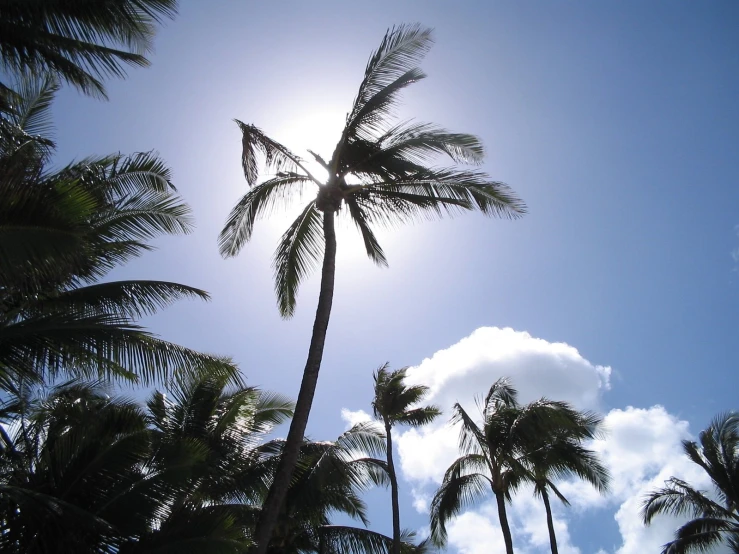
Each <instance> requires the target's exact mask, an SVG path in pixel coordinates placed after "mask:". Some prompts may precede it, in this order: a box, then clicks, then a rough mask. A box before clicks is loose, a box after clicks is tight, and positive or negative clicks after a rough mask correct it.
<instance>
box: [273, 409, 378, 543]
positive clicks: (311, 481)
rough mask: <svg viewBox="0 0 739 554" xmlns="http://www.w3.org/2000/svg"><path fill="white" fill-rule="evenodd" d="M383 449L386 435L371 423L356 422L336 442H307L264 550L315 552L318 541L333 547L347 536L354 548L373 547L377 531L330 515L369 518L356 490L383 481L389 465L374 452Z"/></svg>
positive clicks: (365, 520) (358, 490) (365, 522)
mask: <svg viewBox="0 0 739 554" xmlns="http://www.w3.org/2000/svg"><path fill="white" fill-rule="evenodd" d="M384 450H385V441H384V436H383V435H382V433H381V432H380V431H379V430H378V429H376V428H375V427H374V426H373V425H372V424H370V423H360V424H358V425H355V426H354V427H352V428H351V429H349V430H348V431H346V432H344V433H342V435H341V436H339V437H338V439H336V440H335V441H317V442H314V441H305V442H304V443H303V446H302V448H301V451H300V458H299V463H298V465H297V468H296V471H295V472H294V474H293V479H292V482H291V484H290V488H289V490H288V494H287V497H286V501H285V504H284V505H283V509H282V510H281V512H280V518H279V520H278V525H277V526H276V529H275V532H274V534H273V536H272V540H271V541H270V546H269V549H268V552H270V553H275V554H277V553H278V552H279V553H281V554H282V553H285V554H287V553H291V552H294V553H295V554H297V553H298V552H316V553H318V552H320V551H321V548H322V546H323V550H324V551H327V552H334V550H333V549H330V548H329V547H331V546H332V545H339V544H346V541H349V540H351V541H354V542H355V543H356V545H355V546H357V548H359V547H360V545H364V546H363V547H362V548H369V547H371V545H372V544H373V543H374V542H376V539H377V536H376V535H375V534H372V533H370V532H368V531H367V530H366V529H361V528H355V527H348V526H332V525H331V521H330V515H331V513H332V512H336V513H343V514H345V515H346V516H348V517H350V518H352V519H356V520H359V521H360V522H361V523H362V524H364V525H365V526H366V525H367V524H368V523H369V520H368V519H367V513H366V506H365V503H364V501H363V500H362V498H361V496H360V494H361V493H362V492H364V491H366V490H367V489H369V488H370V487H372V486H374V485H384V484H386V483H387V467H386V465H385V463H384V462H383V461H382V460H380V459H379V458H378V457H377V456H378V455H383V454H384ZM361 551H363V550H362V549H360V550H357V552H361ZM367 552H372V550H368V551H367Z"/></svg>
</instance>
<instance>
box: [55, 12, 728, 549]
mask: <svg viewBox="0 0 739 554" xmlns="http://www.w3.org/2000/svg"><path fill="white" fill-rule="evenodd" d="M403 22H420V23H422V24H424V25H427V26H430V27H433V28H434V29H435V32H436V35H435V36H436V45H435V46H434V48H433V49H432V51H431V52H430V54H429V55H428V56H427V58H426V60H425V61H424V63H423V64H422V67H423V69H424V70H425V71H426V73H428V75H429V78H428V79H426V80H424V81H423V82H421V83H419V84H417V85H414V86H412V87H410V88H409V89H408V93H407V94H406V95H405V96H404V104H403V107H402V109H401V110H400V112H401V113H400V115H401V116H402V117H414V118H417V119H418V120H421V121H431V122H435V123H438V124H440V125H442V126H444V127H447V128H449V129H451V130H454V131H460V132H470V133H475V134H477V135H479V136H480V137H481V139H482V141H483V142H484V144H485V146H486V149H487V152H488V155H487V160H486V163H485V165H484V169H485V170H487V171H488V172H489V173H490V174H491V175H492V176H493V178H495V179H497V180H501V181H504V182H507V183H509V184H510V185H511V186H512V187H513V188H514V190H516V191H517V192H518V194H519V195H520V196H521V197H522V198H523V199H524V200H525V201H526V202H527V204H528V206H529V211H530V213H529V214H528V215H527V216H526V217H525V218H523V219H521V220H518V221H513V222H512V221H501V220H490V219H485V218H484V217H482V216H479V215H477V214H475V215H466V216H463V217H457V218H455V219H452V220H449V219H446V220H443V221H440V222H439V221H437V222H429V223H423V224H416V225H413V226H409V227H401V228H397V229H392V230H388V231H384V232H382V233H381V238H382V244H383V246H384V247H385V250H386V253H387V256H388V259H389V261H390V268H389V269H379V268H376V267H374V266H373V265H372V264H371V262H370V261H368V260H367V259H366V258H365V256H364V253H363V250H362V248H361V246H360V245H359V243H358V242H357V240H356V238H355V236H354V231H353V229H351V228H349V227H348V226H345V227H344V228H341V229H340V236H339V243H338V248H339V260H338V266H337V280H336V293H335V300H334V310H333V314H332V320H331V324H330V326H329V334H328V340H327V343H326V353H325V357H324V362H323V368H322V371H321V378H320V381H319V385H318V392H317V395H316V399H315V403H314V407H313V411H312V414H311V421H310V423H309V427H308V432H309V435H310V436H311V437H312V438H315V439H331V438H333V437H336V436H337V435H338V434H340V433H341V432H342V431H343V430H344V429H345V428H346V426H347V425H348V423H347V421H349V420H354V419H358V418H361V417H363V415H362V413H361V410H364V412H368V411H369V401H370V399H371V396H372V377H371V375H372V371H373V370H374V369H375V368H376V367H378V366H379V365H381V364H383V363H384V362H386V361H389V362H390V364H391V365H392V367H402V366H412V368H413V369H412V370H411V371H410V374H411V377H412V379H414V380H416V381H419V382H424V383H427V384H429V385H430V386H431V387H432V397H431V399H430V400H431V401H432V402H435V403H437V404H439V405H440V407H441V408H443V409H444V410H445V411H446V412H447V414H448V412H449V410H450V408H451V405H452V403H453V402H455V401H460V402H462V403H464V404H466V405H472V404H471V402H472V397H473V395H474V394H483V393H485V392H486V391H487V388H488V387H489V386H490V384H492V383H493V381H495V379H497V378H498V377H500V376H503V375H509V376H511V377H512V378H513V379H514V381H515V384H516V385H517V386H518V388H519V389H520V390H521V394H522V399H523V400H531V399H534V398H536V397H538V396H541V395H547V396H549V397H553V398H557V399H566V400H570V401H572V402H573V403H575V404H576V405H577V406H578V407H581V408H592V409H597V410H599V411H601V412H602V413H603V414H604V416H605V417H606V422H607V423H608V426H609V429H610V434H609V436H608V437H607V438H606V439H604V440H602V441H599V442H598V443H597V444H595V445H594V448H597V449H599V450H600V451H601V453H602V455H603V457H604V459H605V460H606V461H607V462H608V463H609V465H610V466H611V469H612V471H613V473H614V477H615V480H614V490H613V494H612V495H611V496H610V497H608V498H599V497H597V495H595V494H594V493H593V492H592V491H589V490H588V489H587V488H586V487H582V486H580V485H577V484H571V485H568V484H565V485H563V487H564V490H566V491H567V494H568V495H569V497H570V500H571V501H572V503H573V507H572V508H570V509H568V510H565V509H560V508H559V507H558V508H557V512H556V513H555V515H556V517H557V525H558V530H559V533H560V540H561V542H562V543H563V544H562V545H561V552H562V554H574V553H580V554H596V553H600V554H604V553H607V554H616V553H618V554H631V553H633V554H636V553H643V552H657V548H658V545H660V544H662V543H664V542H665V541H666V540H668V539H669V537H670V533H671V529H672V528H674V522H671V521H668V520H659V521H658V522H657V524H656V525H655V526H654V527H653V528H650V529H648V530H645V529H643V528H642V526H641V523H640V522H639V518H638V507H639V503H640V499H641V496H642V495H643V494H644V491H646V490H649V489H651V488H653V487H654V486H659V485H661V484H662V481H664V479H666V478H668V477H669V476H671V475H679V476H682V477H684V478H688V479H690V480H692V481H693V482H695V483H696V484H701V483H700V479H701V476H700V475H699V474H698V473H695V472H694V471H693V470H692V469H690V468H689V467H688V465H687V463H686V462H685V461H683V460H682V459H681V456H680V448H679V441H680V440H681V439H682V438H686V437H689V436H695V435H696V434H697V433H698V432H699V431H700V429H701V428H703V427H705V426H706V425H707V424H708V422H709V420H710V419H711V418H712V417H713V416H714V415H715V414H717V413H718V412H720V411H724V410H730V409H736V408H738V407H739V406H737V389H738V385H739V379H738V378H737V370H738V369H739V234H738V232H739V227H737V226H738V225H739V186H738V185H739V156H737V150H738V149H739V148H738V147H739V108H737V99H739V4H738V3H736V2H732V1H727V2H658V1H654V2H629V1H624V2H584V1H572V2H564V1H561V2H527V1H522V2H472V1H469V2H451V1H419V2H412V1H404V2H382V1H378V2H373V3H366V2H365V3H358V2H341V3H340V2H310V3H309V2H281V1H275V2H248V1H235V0H234V1H228V0H218V1H215V0H214V1H209V2H204V1H197V0H182V2H181V9H180V15H179V16H178V17H177V19H176V20H175V21H173V22H169V23H168V24H167V25H166V27H165V28H164V29H162V30H161V33H160V34H159V36H158V38H157V41H156V53H155V54H154V55H153V56H152V57H151V59H152V61H153V66H152V67H151V68H149V69H145V70H141V69H136V70H132V71H131V72H130V76H129V78H128V79H126V80H125V81H117V82H110V83H109V85H108V91H109V94H110V101H109V102H107V103H106V102H98V101H95V100H92V99H89V98H85V97H82V96H80V95H78V94H77V93H76V92H74V91H73V90H66V89H65V90H64V91H63V92H62V93H61V94H60V97H59V100H58V102H57V103H56V107H55V111H56V122H57V125H58V133H57V138H58V143H59V150H58V153H59V154H58V163H59V164H62V163H66V162H67V161H70V160H71V159H73V158H77V159H79V158H82V157H84V156H86V155H90V154H106V153H110V152H116V151H122V152H134V151H141V150H150V149H156V150H158V151H159V152H160V153H161V155H162V156H163V157H164V159H165V160H167V162H168V163H169V165H170V166H171V167H172V169H173V173H174V181H175V184H176V186H177V187H178V189H179V190H180V192H181V194H182V195H183V196H184V197H185V199H186V200H187V201H188V202H189V203H190V205H191V206H192V208H193V210H194V213H195V216H196V218H197V230H196V232H195V233H194V234H193V235H190V236H187V237H178V238H171V239H166V240H162V241H160V243H159V245H158V246H159V250H158V251H157V252H155V253H152V254H148V255H146V256H144V257H143V258H141V259H140V260H138V261H136V262H134V263H131V264H129V265H128V266H127V267H126V268H125V269H124V270H122V271H120V272H118V274H117V276H118V277H121V278H123V277H126V278H145V279H163V280H172V281H179V282H183V283H187V284H189V285H193V286H198V287H201V288H204V289H206V290H208V291H210V292H211V293H212V295H213V300H212V302H210V303H207V304H205V303H200V304H199V303H195V302H191V303H182V304H180V305H177V306H175V307H173V308H171V309H169V310H168V311H166V312H164V313H163V314H161V315H159V316H156V317H154V318H152V319H150V320H148V321H147V324H149V325H150V327H151V328H152V329H153V330H154V331H155V332H157V333H159V334H160V335H162V336H163V337H165V338H167V339H170V340H173V341H177V342H180V343H182V344H185V345H187V346H190V347H193V348H198V349H201V350H206V351H211V352H215V353H219V354H226V355H230V356H232V357H233V358H234V359H235V360H236V361H237V362H238V363H239V365H240V367H241V368H242V370H243V372H244V374H245V375H246V377H247V379H248V381H249V383H251V384H254V385H259V386H261V387H263V388H265V389H271V390H275V391H279V392H281V393H285V394H288V395H291V396H293V397H295V396H296V394H297V390H298V386H299V378H300V375H301V372H302V369H303V365H304V362H305V356H306V353H307V347H308V342H309V338H310V331H311V325H312V321H313V315H314V311H315V305H316V301H317V284H318V279H317V276H316V277H315V278H313V279H311V280H310V281H308V282H307V283H306V284H305V285H304V286H303V287H302V289H301V291H300V295H299V299H298V309H297V313H296V315H295V317H294V318H293V319H291V320H289V321H283V320H281V319H280V318H279V315H278V312H277V309H276V304H275V297H274V293H273V285H272V272H271V268H270V261H271V256H272V252H273V250H274V248H275V246H276V244H277V239H278V237H279V235H280V234H281V233H282V231H284V229H285V228H286V227H287V224H288V222H289V219H288V217H286V216H285V217H283V216H279V217H274V218H272V219H270V220H269V221H265V222H263V223H262V224H259V225H258V226H257V228H256V230H255V233H254V237H253V240H252V242H251V243H250V244H249V245H247V247H246V248H245V249H244V251H243V253H242V254H241V255H240V256H239V257H238V258H236V259H231V260H223V259H221V258H220V256H219V254H218V250H217V245H216V237H217V234H218V232H219V231H220V229H221V227H222V225H223V223H224V221H225V218H226V216H227V214H228V212H229V211H230V209H231V207H232V206H233V205H234V203H235V202H236V201H237V200H238V198H239V197H240V196H241V195H243V194H244V193H245V192H246V183H245V181H244V179H243V175H242V173H241V167H240V161H239V159H240V158H239V156H240V135H239V131H238V128H237V127H236V125H235V124H234V123H233V121H232V120H233V118H239V119H241V120H243V121H245V122H247V123H254V124H256V125H257V126H258V127H260V128H261V129H263V130H264V131H265V132H266V133H267V134H268V135H270V136H272V137H273V138H275V139H277V140H279V141H281V142H284V143H285V144H286V145H288V146H289V147H291V148H292V150H293V151H296V152H297V153H299V154H300V153H303V154H305V148H312V149H314V150H317V151H318V152H320V153H323V154H324V155H325V156H330V154H331V151H332V149H333V146H334V145H335V142H336V141H337V140H338V135H339V132H340V129H341V126H342V123H343V121H344V118H345V115H346V112H347V111H348V110H349V109H350V106H351V102H352V100H353V98H354V94H355V92H356V89H357V87H358V85H359V82H360V80H361V77H362V74H363V71H364V67H365V64H366V61H367V58H368V57H369V55H370V52H371V51H372V50H373V49H374V48H375V47H376V46H377V45H378V44H379V41H380V39H381V38H382V36H383V34H384V32H385V30H386V29H387V28H388V27H390V26H392V25H393V24H397V23H403ZM342 409H343V410H344V417H343V418H342ZM447 418H448V415H445V416H444V421H446V419H447ZM454 442H455V433H454V431H450V430H449V429H448V428H445V427H444V425H443V422H440V423H439V425H436V426H433V427H432V428H429V429H426V430H424V431H422V432H419V433H417V432H407V433H405V434H402V435H400V436H399V437H398V447H399V455H400V459H401V465H402V471H403V480H402V482H401V505H402V522H403V525H404V526H405V527H409V528H414V529H423V528H424V526H426V525H427V514H426V513H424V508H425V504H426V503H427V501H428V498H429V497H430V495H432V494H433V491H434V488H435V486H436V484H437V483H438V480H439V479H440V475H441V474H442V473H443V471H444V469H445V468H446V466H447V465H448V463H449V462H450V461H451V459H453V457H454ZM368 500H369V501H370V504H371V507H372V510H371V519H372V524H373V528H375V529H377V530H380V531H384V532H388V533H389V532H390V529H391V521H390V509H389V506H390V499H389V492H388V491H384V490H381V491H375V492H373V493H371V494H370V495H369V496H368ZM512 511H513V525H514V529H513V532H514V546H515V547H516V550H517V552H521V553H524V554H527V553H532V554H533V553H537V552H547V551H548V544H547V537H546V524H545V520H544V515H543V508H542V507H541V506H539V503H538V501H535V500H533V499H532V498H531V497H530V494H529V492H528V491H522V492H521V494H520V495H519V497H517V498H516V500H515V502H514V506H513V510H512ZM496 545H497V546H496ZM448 551H449V552H450V553H457V552H459V553H461V554H478V553H482V552H497V551H502V540H501V537H500V535H499V530H498V529H497V523H496V518H495V516H494V510H493V509H492V505H490V504H485V503H483V504H481V505H479V506H476V507H475V508H474V509H473V510H470V511H469V512H467V513H465V514H464V515H463V516H462V517H461V518H459V519H458V520H457V521H456V522H455V523H454V524H453V525H452V527H451V532H450V545H449V549H448Z"/></svg>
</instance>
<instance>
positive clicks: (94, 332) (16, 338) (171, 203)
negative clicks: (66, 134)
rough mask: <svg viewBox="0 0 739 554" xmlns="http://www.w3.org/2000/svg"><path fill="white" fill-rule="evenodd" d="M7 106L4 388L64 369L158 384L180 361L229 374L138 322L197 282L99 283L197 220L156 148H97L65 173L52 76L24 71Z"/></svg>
mask: <svg viewBox="0 0 739 554" xmlns="http://www.w3.org/2000/svg"><path fill="white" fill-rule="evenodd" d="M21 84H22V86H20V87H19V90H20V91H21V96H20V97H21V99H22V102H20V103H19V104H18V105H17V109H16V110H15V111H14V113H12V114H8V115H6V116H0V123H1V125H0V130H1V131H2V133H0V386H2V387H6V388H7V387H10V386H11V385H10V384H9V383H10V382H15V381H17V380H18V379H27V378H30V379H39V378H44V377H51V378H54V377H55V376H56V375H58V374H59V373H60V372H66V373H72V374H74V375H84V376H98V375H106V376H118V377H123V378H129V379H133V378H140V379H141V380H143V381H144V382H151V381H152V380H153V379H155V378H166V377H169V376H171V375H172V373H173V371H174V370H175V369H177V368H182V369H183V370H187V371H199V370H206V369H207V370H208V371H211V372H225V373H229V372H230V366H229V363H228V362H227V361H225V360H222V359H219V358H217V357H214V356H209V355H205V354H201V353H198V352H194V351H192V350H190V349H187V348H183V347H181V346H178V345H174V344H172V343H169V342H166V341H163V340H161V339H159V338H156V337H155V336H153V335H152V334H150V333H148V332H146V331H145V330H143V329H142V328H141V327H140V326H139V325H137V324H136V321H137V320H138V319H139V318H140V317H142V316H144V315H148V314H151V313H154V312H156V311H157V310H159V309H160V308H163V307H165V306H167V305H169V304H170V303H172V302H174V301H176V300H178V299H180V298H187V297H194V298H202V299H207V298H208V295H207V294H206V293H205V292H204V291H202V290H199V289H196V288H193V287H189V286H186V285H181V284H178V283H170V282H162V281H118V282H107V283H100V282H99V280H100V279H101V278H102V277H104V276H105V275H106V274H107V273H108V272H109V271H110V270H111V269H112V268H113V267H115V266H116V265H119V264H121V263H124V262H126V261H128V260H130V259H131V258H133V257H135V256H138V255H140V254H141V253H143V252H145V251H147V250H150V249H151V246H150V244H149V241H150V240H151V239H152V238H155V237H157V236H159V235H162V234H179V233H187V232H189V231H190V230H191V229H192V221H191V218H190V209H189V207H188V206H187V205H186V204H185V203H184V202H182V200H181V199H180V198H179V197H178V196H177V195H176V194H175V189H174V186H173V185H172V183H171V180H170V179H171V176H170V171H169V169H168V168H167V167H166V165H165V164H164V163H163V162H162V160H161V159H159V158H158V157H157V156H156V155H155V154H152V153H139V154H134V155H132V156H124V155H121V154H114V155H111V156H104V157H96V158H87V159H85V160H82V161H80V162H76V163H73V164H70V165H68V166H67V167H65V168H63V169H61V170H59V171H53V172H52V171H49V170H48V169H47V167H46V166H47V165H48V163H49V158H50V155H51V152H52V151H53V142H52V141H51V139H50V137H49V134H50V131H51V121H50V111H49V110H50V105H51V101H52V99H53V96H54V93H55V92H56V90H57V86H56V82H55V81H54V79H52V78H46V79H43V80H25V81H23V82H22V83H21Z"/></svg>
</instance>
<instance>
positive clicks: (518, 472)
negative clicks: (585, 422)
mask: <svg viewBox="0 0 739 554" xmlns="http://www.w3.org/2000/svg"><path fill="white" fill-rule="evenodd" d="M517 397H518V393H517V391H516V390H515V389H514V388H513V387H512V386H511V384H510V383H509V382H508V380H507V379H498V380H497V381H496V382H495V383H494V384H493V386H492V387H490V390H489V391H488V394H487V395H486V396H485V399H484V400H483V401H482V402H481V405H480V412H481V416H482V426H480V425H478V424H477V423H476V422H475V421H474V420H473V419H472V418H471V417H470V416H469V415H468V414H467V412H466V411H465V410H464V408H462V406H460V405H459V404H455V405H454V415H453V416H452V422H453V423H460V424H461V427H460V432H459V449H460V451H461V452H462V456H461V457H460V458H458V459H457V460H455V461H454V463H452V465H451V466H450V467H449V469H447V470H446V473H445V474H444V479H443V481H442V483H441V486H440V487H439V490H438V491H437V492H436V494H435V495H434V498H433V500H432V501H431V537H432V539H433V540H434V542H435V543H436V544H437V545H443V544H445V543H446V536H447V534H446V523H447V521H448V520H449V519H451V518H452V517H454V516H456V515H457V514H459V513H460V512H461V511H462V510H463V509H464V508H465V507H467V506H468V505H470V504H472V503H474V502H476V501H477V500H479V499H480V498H482V497H484V495H486V494H487V491H488V490H491V491H492V493H493V495H494V496H495V501H496V504H497V508H498V518H499V520H500V527H501V531H502V533H503V540H504V541H505V549H506V552H507V554H513V538H512V536H511V530H510V526H509V524H508V515H507V511H506V501H510V500H511V498H512V494H513V492H515V490H516V489H517V488H518V487H519V486H520V485H521V484H522V483H525V482H530V481H531V472H530V470H529V467H528V466H527V459H526V456H527V454H529V453H530V452H531V451H532V449H533V448H534V447H533V445H536V444H537V443H538V444H542V442H543V441H544V440H545V437H547V436H548V435H549V434H550V433H551V432H553V431H556V430H557V429H561V428H563V427H567V425H568V421H569V420H570V418H571V417H572V414H571V413H569V407H568V406H567V404H565V403H563V402H555V401H552V400H546V399H541V400H537V401H535V402H532V403H530V404H526V405H524V406H521V405H519V404H518V401H517Z"/></svg>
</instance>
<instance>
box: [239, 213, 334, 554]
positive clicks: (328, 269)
mask: <svg viewBox="0 0 739 554" xmlns="http://www.w3.org/2000/svg"><path fill="white" fill-rule="evenodd" d="M323 234H324V238H325V241H326V246H325V248H326V250H325V253H324V255H323V270H322V272H321V292H320V294H319V295H318V308H317V309H316V319H315V321H314V323H313V335H312V336H311V341H310V348H309V349H308V360H307V361H306V363H305V369H304V370H303V380H302V382H301V384H300V392H299V393H298V400H297V402H296V404H295V413H294V415H293V419H292V423H291V424H290V431H289V432H288V434H287V440H286V441H285V448H284V450H283V452H282V456H281V457H280V462H279V464H278V465H277V472H276V473H275V479H274V481H273V482H272V486H271V487H270V489H269V493H268V494H267V499H266V500H265V501H264V505H263V506H262V514H261V516H260V517H259V522H258V523H257V528H256V530H255V532H254V542H255V543H256V546H255V547H254V549H253V552H254V554H265V553H266V552H267V546H268V545H269V540H270V538H271V537H272V531H273V530H274V528H275V525H276V524H277V520H278V518H279V516H280V510H281V509H282V504H283V502H284V500H285V495H286V494H287V490H288V488H289V486H290V480H291V479H292V475H293V471H294V470H295V466H296V464H297V462H298V454H299V453H300V446H301V445H302V444H303V437H304V436H305V428H306V426H307V425H308V416H309V415H310V409H311V405H312V404H313V395H314V394H315V392H316V384H317V383H318V371H319V370H320V369H321V359H322V358H323V345H324V343H325V341H326V330H327V329H328V320H329V317H330V316H331V303H332V301H333V296H334V274H335V272H336V232H335V229H334V211H332V210H326V211H324V212H323Z"/></svg>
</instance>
